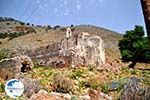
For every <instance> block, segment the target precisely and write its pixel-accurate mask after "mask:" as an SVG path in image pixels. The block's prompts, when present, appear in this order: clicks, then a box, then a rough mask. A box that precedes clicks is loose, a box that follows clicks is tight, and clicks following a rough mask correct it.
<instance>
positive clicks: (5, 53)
mask: <svg viewBox="0 0 150 100" xmlns="http://www.w3.org/2000/svg"><path fill="white" fill-rule="evenodd" d="M8 57H9V51H8V50H4V49H3V50H0V60H2V59H5V58H8Z"/></svg>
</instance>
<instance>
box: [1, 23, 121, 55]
mask: <svg viewBox="0 0 150 100" xmlns="http://www.w3.org/2000/svg"><path fill="white" fill-rule="evenodd" d="M22 23H23V22H22ZM22 23H21V21H17V20H13V21H10V20H6V21H1V22H0V33H9V32H14V29H15V32H18V30H16V27H29V28H32V29H34V30H35V32H34V33H33V32H31V33H29V34H25V35H22V36H19V37H15V38H13V39H9V38H4V39H0V42H1V44H0V49H8V50H10V51H16V50H19V51H20V50H21V51H26V50H30V49H35V48H39V47H41V46H47V45H48V44H52V43H54V42H56V41H60V40H61V39H62V38H64V36H65V32H66V31H65V28H66V27H59V26H54V27H50V28H49V27H48V26H39V25H36V26H35V25H32V24H31V25H29V23H28V24H25V23H24V24H22ZM73 29H74V31H73V33H81V32H88V33H90V34H95V35H98V36H100V37H101V38H102V39H103V40H104V42H105V47H106V52H107V54H108V55H111V54H114V53H113V52H116V50H117V52H118V46H117V44H118V40H119V39H121V37H122V35H121V34H119V33H117V32H114V31H111V30H108V29H104V28H101V27H96V26H92V25H77V26H74V27H73ZM19 31H20V30H19ZM118 54H119V52H118V53H117V54H114V55H118Z"/></svg>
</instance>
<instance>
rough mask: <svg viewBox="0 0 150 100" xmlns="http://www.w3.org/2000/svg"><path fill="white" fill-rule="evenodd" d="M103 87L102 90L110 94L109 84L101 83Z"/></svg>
mask: <svg viewBox="0 0 150 100" xmlns="http://www.w3.org/2000/svg"><path fill="white" fill-rule="evenodd" d="M101 89H102V92H104V93H106V94H108V92H109V85H108V84H107V83H104V84H101Z"/></svg>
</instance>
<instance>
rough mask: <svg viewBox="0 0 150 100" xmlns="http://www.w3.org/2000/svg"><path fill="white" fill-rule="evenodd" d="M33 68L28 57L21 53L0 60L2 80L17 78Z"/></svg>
mask: <svg viewBox="0 0 150 100" xmlns="http://www.w3.org/2000/svg"><path fill="white" fill-rule="evenodd" d="M32 68H33V63H32V60H31V59H30V57H28V56H25V55H21V56H17V57H13V58H10V59H2V60H1V61H0V77H1V78H2V79H4V80H7V79H11V78H18V77H20V75H21V74H22V73H24V72H26V71H29V70H31V69H32Z"/></svg>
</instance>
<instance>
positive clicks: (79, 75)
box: [0, 65, 150, 100]
mask: <svg viewBox="0 0 150 100" xmlns="http://www.w3.org/2000/svg"><path fill="white" fill-rule="evenodd" d="M148 66H149V65H148ZM110 70H111V71H110ZM24 76H25V79H23V82H24V84H25V86H26V87H25V93H24V95H23V96H22V97H20V98H19V100H26V99H29V100H42V99H44V100H116V99H118V98H125V97H128V96H130V95H127V94H126V93H124V92H123V91H128V93H129V94H130V92H131V93H135V92H133V91H136V90H134V89H139V92H143V91H149V90H147V89H148V88H149V86H150V80H149V79H150V71H149V70H148V69H147V70H146V69H140V68H138V69H128V68H127V67H122V68H121V69H120V70H117V71H116V70H114V71H113V70H112V69H109V68H106V69H105V68H104V69H99V68H96V67H92V66H88V67H77V68H52V67H40V66H37V67H36V66H35V67H34V68H33V69H32V70H31V71H28V72H26V73H24ZM132 78H133V79H134V80H135V81H134V82H135V83H138V81H139V84H140V85H139V86H138V87H137V86H135V88H134V87H133V86H134V85H136V84H135V83H131V84H133V85H131V87H133V89H131V90H128V89H130V88H127V86H128V84H127V83H128V82H130V80H131V79H132ZM137 80H138V81H137ZM4 84H5V81H4V80H2V79H1V84H0V95H1V96H0V97H1V99H2V100H7V99H8V98H9V97H8V96H6V95H5V93H4ZM129 86H130V84H129ZM143 93H145V92H143ZM124 94H125V96H124ZM142 95H143V94H140V95H139V94H137V96H142ZM123 96H124V97H123ZM34 98H39V99H34ZM58 98H59V99H58ZM93 98H94V99H93ZM131 98H133V96H131ZM145 98H146V97H145ZM147 98H149V92H148V94H147ZM9 99H10V98H9ZM121 100H129V99H127V98H126V99H121ZM130 100H131V99H130ZM136 100H148V99H141V98H139V99H136Z"/></svg>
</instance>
